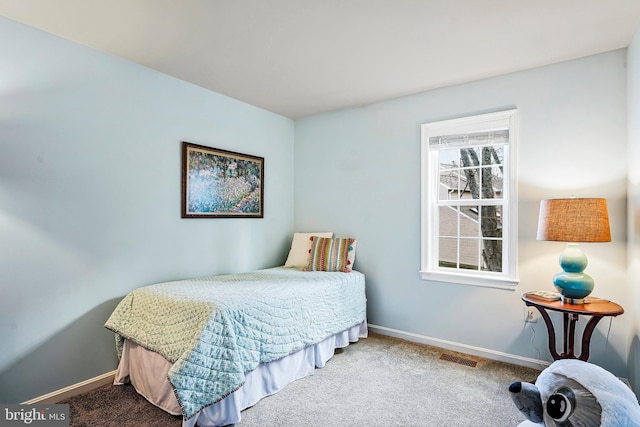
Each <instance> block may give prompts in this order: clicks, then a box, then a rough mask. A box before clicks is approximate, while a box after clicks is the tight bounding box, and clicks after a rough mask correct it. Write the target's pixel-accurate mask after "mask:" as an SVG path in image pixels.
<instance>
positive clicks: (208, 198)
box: [182, 142, 264, 218]
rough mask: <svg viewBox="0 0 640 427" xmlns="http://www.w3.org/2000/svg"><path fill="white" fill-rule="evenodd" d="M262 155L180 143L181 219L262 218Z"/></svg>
mask: <svg viewBox="0 0 640 427" xmlns="http://www.w3.org/2000/svg"><path fill="white" fill-rule="evenodd" d="M263 217H264V158H262V157H257V156H250V155H248V154H241V153H234V152H233V151H226V150H220V149H217V148H211V147H205V146H203V145H196V144H191V143H189V142H183V143H182V218H263Z"/></svg>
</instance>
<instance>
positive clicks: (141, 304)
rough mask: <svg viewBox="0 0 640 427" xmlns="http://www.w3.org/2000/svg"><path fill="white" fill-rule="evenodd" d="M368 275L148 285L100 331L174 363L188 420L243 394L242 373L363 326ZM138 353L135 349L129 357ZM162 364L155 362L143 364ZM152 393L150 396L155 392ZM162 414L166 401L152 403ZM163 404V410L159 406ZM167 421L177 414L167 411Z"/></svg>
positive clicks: (292, 273) (271, 273)
mask: <svg viewBox="0 0 640 427" xmlns="http://www.w3.org/2000/svg"><path fill="white" fill-rule="evenodd" d="M365 318H366V298H365V293H364V275H363V274H362V273H359V272H357V271H352V272H350V273H334V272H304V271H300V270H296V269H287V268H283V267H277V268H272V269H265V270H259V271H255V272H250V273H243V274H235V275H224V276H213V277H205V278H198V279H190V280H181V281H173V282H166V283H160V284H156V285H150V286H145V287H142V288H139V289H136V290H134V291H133V292H131V293H130V294H128V295H127V296H126V297H125V298H124V299H123V300H122V301H121V302H120V303H119V304H118V306H117V307H116V309H115V310H114V312H113V313H112V315H111V317H110V318H109V320H108V321H107V323H106V324H105V326H106V327H107V328H108V329H110V330H112V331H114V332H116V348H117V350H118V354H119V356H120V357H121V358H122V357H124V356H125V344H126V346H127V347H128V348H127V351H128V353H129V354H131V349H132V347H133V346H132V343H133V344H137V345H138V346H139V347H142V348H144V349H146V350H151V351H152V352H154V353H156V354H157V355H159V356H161V358H162V359H164V362H168V363H169V364H170V367H169V369H168V370H167V372H166V378H167V380H168V382H169V384H170V385H171V388H172V389H173V394H174V395H175V397H176V399H177V403H178V405H179V408H180V411H179V412H180V413H181V414H182V415H183V417H184V419H185V420H188V419H190V418H192V417H194V416H195V415H196V414H198V413H199V412H200V411H201V410H202V409H203V408H206V407H209V406H211V405H213V404H215V403H216V402H218V401H221V400H222V399H224V398H226V397H227V396H230V395H231V394H232V393H234V392H235V391H236V390H238V389H240V388H241V387H243V385H244V384H245V382H246V376H247V373H250V372H252V371H254V370H255V369H256V368H258V367H259V366H260V365H264V364H268V363H270V362H273V361H277V360H280V359H283V358H285V357H286V356H289V355H293V354H294V353H296V352H299V351H300V350H303V349H305V348H308V347H313V346H315V345H317V344H319V343H321V342H323V341H324V340H326V339H327V338H330V337H332V336H335V335H336V334H339V333H342V332H344V331H347V330H349V329H350V328H352V327H354V326H358V325H362V324H363V323H364V321H365ZM137 350H138V349H134V353H135V352H136V351H137ZM151 363H158V364H162V363H163V362H162V361H161V360H159V359H153V360H147V361H145V362H144V364H145V365H147V364H151ZM154 389H155V387H154ZM148 398H150V400H152V401H153V402H154V403H156V404H158V406H160V405H162V406H161V407H163V406H166V405H165V403H166V402H168V400H167V399H168V398H166V396H165V397H164V398H162V397H160V396H149V397H148ZM163 402H165V403H163ZM165 410H168V412H172V413H175V412H178V410H177V408H176V407H175V406H174V407H171V406H167V408H165Z"/></svg>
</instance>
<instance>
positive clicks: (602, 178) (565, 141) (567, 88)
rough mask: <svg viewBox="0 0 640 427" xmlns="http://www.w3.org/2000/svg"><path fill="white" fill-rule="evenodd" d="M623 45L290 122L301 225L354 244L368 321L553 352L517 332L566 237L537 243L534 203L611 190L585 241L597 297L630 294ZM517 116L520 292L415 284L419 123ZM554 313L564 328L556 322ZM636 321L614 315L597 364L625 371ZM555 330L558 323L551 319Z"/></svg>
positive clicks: (528, 355) (525, 353)
mask: <svg viewBox="0 0 640 427" xmlns="http://www.w3.org/2000/svg"><path fill="white" fill-rule="evenodd" d="M625 55H626V52H625V50H617V51H613V52H609V53H605V54H601V55H596V56H590V57H586V58H581V59H578V60H574V61H569V62H564V63H559V64H556V65H552V66H547V67H541V68H536V69H532V70H528V71H523V72H518V73H513V74H509V75H505V76H501V77H496V78H491V79H486V80H481V81H476V82H473V83H469V84H464V85H459V86H454V87H449V88H444V89H440V90H434V91H430V92H426V93H422V94H419V95H414V96H407V97H403V98H399V99H394V100H390V101H386V102H381V103H377V104H373V105H369V106H364V107H362V108H353V109H348V110H344V111H338V112H332V113H326V114H321V115H317V116H312V117H308V118H304V119H301V120H298V121H296V125H295V132H296V138H295V139H296V148H295V197H294V200H295V212H296V214H295V227H296V230H299V231H311V230H321V231H324V230H328V231H334V232H335V233H336V234H337V235H338V236H353V237H356V238H357V239H358V249H357V251H358V253H357V257H356V262H355V268H356V269H358V270H360V271H362V272H364V273H365V274H366V277H367V296H368V320H369V321H370V322H371V323H372V324H375V325H379V326H383V327H385V328H392V329H395V330H398V331H402V332H407V333H411V334H417V335H420V336H422V337H427V338H429V339H435V340H443V341H446V342H449V343H455V344H461V345H464V346H468V347H475V348H480V349H484V350H487V351H489V352H492V353H494V354H495V355H499V356H504V355H515V356H516V357H519V358H521V359H523V360H525V359H534V360H547V361H548V360H550V356H549V351H548V348H547V342H546V329H545V327H544V323H543V322H542V321H539V322H538V323H536V324H533V325H527V326H525V324H524V322H523V319H524V316H523V306H524V305H523V303H522V301H521V300H520V296H521V294H522V293H523V292H526V291H529V290H536V289H548V290H552V289H553V287H552V284H551V277H552V276H553V274H555V273H556V272H557V271H559V270H560V267H559V265H558V255H559V254H560V252H561V251H562V250H563V246H564V245H563V244H561V243H552V242H538V241H536V240H535V235H536V225H537V217H538V207H539V201H540V199H542V198H549V197H568V196H570V195H572V194H574V195H576V196H579V197H580V196H583V197H592V196H594V197H595V196H597V197H606V198H607V199H608V202H609V210H610V215H611V223H612V224H611V226H612V233H613V239H614V241H613V242H612V243H607V244H585V245H584V250H585V252H586V253H587V255H588V256H589V260H590V264H589V267H588V272H590V274H591V275H592V276H593V277H594V278H595V281H596V290H595V292H594V295H596V296H600V297H603V298H609V299H611V300H614V301H618V302H620V303H622V304H623V305H624V304H625V303H627V302H628V301H629V295H630V291H629V286H628V283H627V278H626V259H625V258H626V242H625V240H626V236H625V230H626V226H625V221H626V212H625V206H626V200H625V198H626V189H625V187H626V173H627V171H626V83H625ZM514 106H515V107H517V108H518V110H519V124H520V132H519V135H520V139H519V147H518V148H519V161H518V168H519V170H518V172H519V184H518V191H519V202H518V206H519V223H518V226H519V245H518V249H519V263H518V266H519V273H520V280H521V281H520V284H519V285H518V287H517V289H516V291H515V292H512V291H505V290H497V289H489V288H480V287H472V286H465V285H456V284H444V283H434V282H427V281H423V280H421V279H420V278H419V274H418V271H419V269H420V241H419V236H420V124H422V123H425V122H430V121H436V120H440V119H447V118H453V117H459V116H463V115H469V114H473V113H482V112H489V111H495V110H499V109H504V108H511V107H514ZM556 321H557V322H560V320H559V318H557V317H556ZM630 322H631V318H630V316H626V317H625V316H620V317H619V318H616V319H615V320H614V321H613V324H612V329H611V334H610V336H609V346H608V347H607V348H606V353H605V351H604V350H605V341H606V335H607V328H608V326H609V324H608V322H602V324H601V325H600V326H599V327H598V329H597V331H596V333H595V335H594V338H593V341H592V360H593V361H594V362H599V363H602V364H603V365H604V366H606V367H608V368H609V369H611V370H612V371H613V372H615V373H617V374H619V375H623V376H624V375H625V374H626V359H627V355H628V346H629V342H628V330H629V327H630ZM558 326H559V325H558Z"/></svg>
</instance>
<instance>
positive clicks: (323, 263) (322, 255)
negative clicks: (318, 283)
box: [306, 236, 356, 273]
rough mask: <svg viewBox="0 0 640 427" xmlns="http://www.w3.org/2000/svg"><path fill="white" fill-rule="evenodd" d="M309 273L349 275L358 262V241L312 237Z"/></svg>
mask: <svg viewBox="0 0 640 427" xmlns="http://www.w3.org/2000/svg"><path fill="white" fill-rule="evenodd" d="M309 253H310V254H311V259H310V260H309V265H307V268H306V270H307V271H340V272H343V273H348V272H350V271H351V269H352V268H353V263H354V261H355V260H356V239H351V238H348V239H340V238H324V237H315V236H314V237H312V242H311V249H310V251H309Z"/></svg>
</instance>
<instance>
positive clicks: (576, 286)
mask: <svg viewBox="0 0 640 427" xmlns="http://www.w3.org/2000/svg"><path fill="white" fill-rule="evenodd" d="M587 263H588V261H587V257H586V255H585V254H584V252H582V250H581V249H580V246H579V245H578V244H577V243H569V244H568V245H567V248H566V249H565V250H564V252H562V254H561V255H560V266H561V267H562V269H563V270H564V271H562V272H561V273H558V274H556V275H555V276H554V277H553V284H554V286H555V287H556V289H557V290H558V292H560V295H562V301H564V302H567V303H570V304H583V303H584V298H586V297H587V296H588V295H589V294H590V293H591V291H593V286H594V282H593V278H592V277H591V276H589V275H588V274H586V273H584V269H585V268H587Z"/></svg>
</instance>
